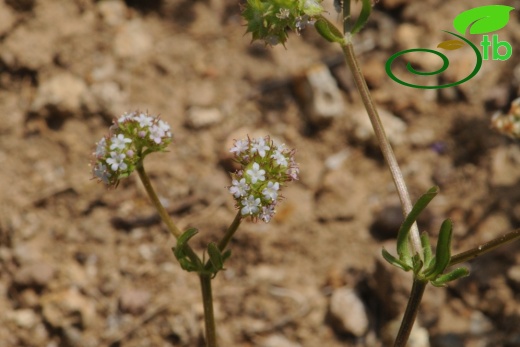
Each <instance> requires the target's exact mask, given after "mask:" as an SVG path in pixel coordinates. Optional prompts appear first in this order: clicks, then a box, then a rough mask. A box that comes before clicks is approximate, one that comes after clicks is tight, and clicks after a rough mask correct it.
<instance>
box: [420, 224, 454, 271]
mask: <svg viewBox="0 0 520 347" xmlns="http://www.w3.org/2000/svg"><path fill="white" fill-rule="evenodd" d="M452 231H453V228H452V224H451V220H449V219H446V220H445V221H444V222H443V223H442V225H441V230H440V232H439V240H438V241H437V250H436V251H435V264H434V265H433V267H431V269H430V270H429V271H427V272H426V273H425V274H424V275H425V276H426V277H429V278H436V277H437V276H438V275H440V274H441V273H443V272H444V270H445V269H446V267H447V266H448V264H449V263H450V259H451V234H452Z"/></svg>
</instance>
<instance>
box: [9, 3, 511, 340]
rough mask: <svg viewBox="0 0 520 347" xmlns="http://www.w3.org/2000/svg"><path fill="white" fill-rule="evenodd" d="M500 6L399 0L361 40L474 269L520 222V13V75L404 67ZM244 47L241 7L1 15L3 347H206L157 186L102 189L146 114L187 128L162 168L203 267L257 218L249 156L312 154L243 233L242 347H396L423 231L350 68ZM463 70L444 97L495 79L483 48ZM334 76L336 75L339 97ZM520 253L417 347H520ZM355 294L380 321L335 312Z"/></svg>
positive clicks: (488, 76) (458, 67) (377, 12)
mask: <svg viewBox="0 0 520 347" xmlns="http://www.w3.org/2000/svg"><path fill="white" fill-rule="evenodd" d="M487 4H488V3H485V2H483V1H470V0H460V1H457V2H456V3H454V2H446V1H440V0H425V1H421V2H418V1H415V2H413V1H409V0H381V1H380V2H378V3H376V4H375V5H374V12H373V16H372V17H371V20H370V21H369V23H368V24H367V26H366V27H365V28H364V29H363V30H362V31H361V32H360V33H359V34H358V35H356V37H355V39H354V41H355V45H356V49H357V51H358V52H359V59H360V63H361V66H362V69H363V71H364V72H365V75H366V77H367V81H368V84H369V87H370V88H371V90H372V92H373V96H374V99H375V102H376V104H377V106H378V108H379V109H380V110H381V113H385V114H386V117H385V118H386V120H384V121H385V122H388V124H387V126H388V127H389V128H388V133H389V134H388V135H389V137H390V138H391V139H392V142H393V144H394V150H395V153H396V156H397V159H398V161H399V163H400V165H401V166H402V169H403V173H404V176H405V180H406V182H407V184H408V186H409V190H410V194H411V196H412V199H413V200H415V199H417V198H418V197H419V196H420V195H421V194H422V193H424V192H426V191H427V190H428V189H429V188H430V187H431V186H433V185H438V186H439V187H440V194H439V196H438V197H436V198H435V199H434V200H433V202H432V203H431V204H430V206H429V207H428V209H427V211H426V212H425V214H424V215H423V216H422V217H421V218H420V220H419V226H420V229H421V230H427V231H428V232H429V233H430V235H431V237H432V242H433V243H434V244H435V240H436V237H437V234H438V230H439V227H440V225H441V223H442V221H443V220H444V219H446V218H451V219H452V221H453V223H454V240H453V248H454V252H455V253H458V252H460V251H464V250H467V249H469V248H472V247H476V246H477V245H478V244H479V243H482V242H485V241H486V240H489V239H492V238H493V237H497V236H499V235H501V234H504V233H506V232H508V231H511V230H514V229H515V228H518V227H519V226H520V190H519V189H518V184H519V183H520V166H519V164H520V149H519V147H518V142H517V141H514V140H511V139H508V138H507V137H505V136H503V135H501V134H498V133H497V132H495V131H494V130H492V129H491V128H490V119H491V116H492V115H493V114H494V113H495V112H496V111H500V112H507V110H508V108H509V105H510V102H511V101H512V100H513V99H515V98H516V97H517V96H518V94H519V89H518V88H519V86H520V80H519V78H520V77H519V76H520V74H519V71H520V70H519V67H520V65H519V62H520V54H518V49H519V48H520V23H519V17H518V12H517V11H516V10H515V11H513V12H511V18H510V21H509V23H508V25H507V26H506V27H505V28H504V29H502V30H500V31H498V32H497V33H498V35H499V37H500V40H501V41H507V42H509V43H510V44H511V45H512V47H513V54H512V56H511V58H510V59H508V60H506V61H493V60H488V61H484V63H483V66H482V68H481V70H480V72H479V73H478V74H477V76H475V77H474V78H472V79H471V80H469V81H468V82H466V83H464V84H461V85H459V86H457V87H452V88H446V89H439V90H425V89H417V88H409V87H406V86H403V85H400V84H398V83H396V82H394V81H393V80H391V79H390V78H389V77H388V75H387V74H386V72H385V68H384V66H385V62H386V60H387V59H388V58H389V57H390V56H391V55H392V54H394V53H396V52H398V51H400V50H403V49H409V48H418V47H425V48H426V47H436V45H437V44H438V43H439V42H442V41H445V40H448V39H451V38H450V37H449V36H448V35H447V34H446V33H444V32H442V30H452V20H453V18H454V17H455V16H456V15H457V14H458V13H460V12H462V11H464V10H467V9H470V8H472V7H476V6H481V5H487ZM504 4H505V2H504ZM327 6H329V8H330V13H331V17H332V18H333V19H334V20H335V19H337V18H336V15H335V13H334V12H333V11H334V10H333V7H332V4H328V5H327ZM244 32H245V27H244V23H243V20H242V19H241V16H240V6H239V4H238V3H237V1H236V0H203V1H188V0H153V1H137V0H127V1H126V2H123V1H93V0H61V1H57V0H0V115H1V116H0V119H1V122H0V134H1V135H0V163H1V165H0V185H1V190H0V207H1V208H0V267H1V270H0V307H2V310H1V314H0V346H1V347H4V346H6V347H8V346H48V347H51V346H121V347H123V346H124V347H130V346H203V322H202V305H201V301H200V292H199V291H200V290H199V283H198V279H197V276H195V275H194V274H193V273H187V272H184V271H183V270H181V269H180V267H179V265H178V263H177V262H176V260H175V259H174V257H173V255H172V252H171V247H172V246H174V245H175V242H174V240H173V239H172V238H171V237H170V235H169V234H168V232H167V230H166V228H165V226H164V225H163V224H161V223H160V221H159V219H158V218H157V215H156V213H155V211H154V209H153V207H152V206H151V204H150V202H149V200H148V197H147V195H146V193H145V191H144V189H143V188H142V185H141V183H140V182H139V180H138V177H137V175H135V176H131V177H130V178H129V179H126V180H123V181H122V182H121V184H120V186H119V187H118V188H117V189H115V190H107V189H106V188H105V187H104V186H103V185H102V184H101V183H96V181H95V180H92V179H91V173H90V168H89V161H90V155H91V153H92V151H93V150H94V147H95V143H96V142H97V141H98V140H99V139H100V138H101V137H102V136H103V135H104V134H105V133H107V131H108V127H109V126H110V124H111V122H112V120H113V119H114V118H115V117H118V116H119V115H121V114H122V113H124V112H125V111H132V110H136V109H140V110H144V111H146V110H147V111H148V112H150V113H152V114H160V115H161V118H162V119H164V120H166V121H167V122H169V123H170V125H171V126H172V129H173V134H174V143H173V144H172V145H171V146H170V151H169V152H167V153H164V154H154V155H151V156H150V157H149V158H148V159H147V161H146V168H147V171H148V172H149V174H150V176H151V179H152V181H153V184H154V186H155V187H156V189H157V191H158V192H159V194H160V198H161V200H162V201H163V203H164V204H165V205H166V207H167V209H168V210H169V211H170V213H171V216H172V218H173V219H174V221H175V222H176V223H177V224H178V226H179V227H180V228H182V229H186V228H188V227H197V228H198V229H199V231H200V233H199V235H197V236H196V237H195V238H194V239H193V240H192V241H191V243H192V246H193V247H194V248H195V249H196V250H197V251H199V252H202V250H203V249H204V247H205V245H206V244H207V243H208V242H211V241H217V240H218V239H219V236H220V235H222V233H223V232H224V230H225V229H226V228H227V226H228V225H229V223H231V221H232V220H233V217H234V215H235V213H236V210H235V207H234V204H233V199H232V197H231V195H230V194H229V192H228V191H227V187H228V186H229V185H230V177H229V169H230V168H231V169H232V165H230V161H229V155H228V149H229V147H230V146H231V144H232V140H233V139H239V138H242V137H244V136H246V135H247V134H249V135H251V136H258V135H267V134H270V135H271V136H272V137H273V138H276V139H279V140H280V141H281V142H284V143H286V144H287V145H288V146H289V147H292V148H296V149H297V161H298V162H299V164H300V169H301V178H300V180H299V181H298V182H296V183H294V184H291V185H289V186H288V187H287V188H285V189H284V196H285V200H284V201H283V203H282V204H281V205H280V207H279V209H278V213H277V216H276V218H274V220H273V221H272V222H271V223H269V224H265V223H262V222H257V223H252V222H249V221H247V222H244V223H242V226H241V227H240V230H239V232H238V233H237V234H236V237H235V239H234V240H233V241H232V243H231V249H232V251H233V255H232V257H231V259H230V260H229V261H228V262H227V263H226V270H225V271H223V272H222V273H220V274H219V275H218V276H217V277H216V279H215V280H214V282H213V290H214V295H215V310H216V317H217V326H218V331H219V337H220V339H221V341H222V342H221V346H263V347H269V346H277V347H283V346H289V347H290V346H293V347H295V346H305V347H315V346H327V347H336V346H385V345H389V342H387V341H388V340H387V337H386V335H388V334H389V335H391V336H395V330H392V326H393V325H392V323H394V325H395V321H396V320H398V319H399V316H400V315H402V313H403V311H404V308H405V303H406V298H407V294H408V293H409V291H410V287H411V278H410V276H409V274H404V273H401V272H399V271H398V270H397V269H394V268H392V267H391V266H390V265H389V264H387V263H386V262H384V261H383V260H382V256H381V249H382V247H383V246H384V247H385V248H386V249H387V250H389V251H390V252H392V253H394V251H395V241H394V240H395V235H396V232H397V229H398V228H399V225H400V223H401V222H402V214H401V211H400V208H399V200H398V198H397V194H396V191H395V188H394V185H393V183H392V180H391V177H390V173H389V170H388V169H387V168H386V166H385V164H384V161H383V158H382V155H381V154H380V152H379V149H378V148H377V146H376V145H375V141H374V139H373V136H372V135H371V133H370V131H369V130H366V129H367V125H366V123H365V122H364V119H365V117H366V114H365V113H364V111H363V108H362V103H361V100H360V97H359V95H358V93H357V91H356V89H355V88H354V83H353V82H352V78H351V75H350V73H349V72H348V69H347V67H346V66H345V64H344V63H343V60H342V56H341V51H340V50H339V48H338V47H336V46H334V45H332V44H329V43H327V42H325V41H324V40H323V39H321V38H320V37H319V36H318V35H317V34H316V33H315V32H314V30H313V28H307V29H305V30H304V31H303V32H302V34H301V35H300V36H299V35H296V34H290V37H289V41H288V43H287V44H286V47H285V48H284V47H283V46H276V47H273V48H271V47H265V46H264V45H263V44H262V43H252V44H251V43H250V36H249V35H245V34H244ZM476 43H478V41H476ZM450 54H451V55H450V57H452V65H451V66H450V69H448V71H447V72H446V73H445V74H443V75H442V76H443V77H442V78H441V77H438V78H437V77H434V78H433V81H434V82H433V83H435V84H441V83H446V82H450V81H456V80H457V79H460V78H461V77H464V76H466V75H467V72H468V71H471V69H472V66H474V65H473V64H474V55H472V52H471V50H467V49H461V50H460V52H459V51H454V52H453V53H450ZM407 59H410V61H412V63H415V64H419V65H420V67H423V68H431V67H432V66H433V67H434V68H435V67H436V66H438V65H437V64H439V60H435V58H433V60H432V61H430V60H429V59H425V58H424V57H423V58H421V57H419V56H417V57H415V58H414V57H412V58H407ZM399 69H400V68H397V70H398V71H399V73H400V74H403V71H404V69H401V70H399ZM329 72H330V73H329ZM312 74H321V75H320V76H325V77H326V78H325V80H324V82H323V84H319V85H318V87H315V88H318V90H314V89H313V87H310V86H309V84H306V83H308V81H309V76H311V75H312ZM327 76H328V77H327ZM330 76H333V83H332V84H330V83H329V84H327V83H328V82H327V81H329V80H330ZM327 78H328V79H327ZM412 80H413V77H412ZM306 81H307V82H306ZM431 81H432V80H430V82H431ZM319 88H325V90H327V89H326V88H330V90H331V91H332V92H333V93H339V94H337V95H340V97H339V99H337V98H336V99H334V100H335V102H337V103H338V104H337V106H338V107H339V112H337V111H336V112H333V113H331V114H327V112H324V113H323V114H319V112H316V110H315V109H313V107H315V108H319V107H320V106H319V105H317V102H314V101H313V102H310V103H309V100H310V99H309V97H312V96H313V95H316V93H318V92H319ZM302 95H303V96H302ZM331 95H333V94H331ZM302 99H305V100H302ZM311 100H312V99H311ZM331 104H332V102H329V103H325V106H323V105H321V107H324V108H327V107H328V106H330V105H331ZM325 111H327V110H325ZM365 130H366V131H365ZM519 247H520V246H519V244H518V243H516V244H513V245H509V246H507V247H504V248H502V249H500V250H499V251H495V252H493V253H491V254H488V255H485V256H482V257H481V258H479V259H477V260H475V261H472V262H470V263H469V264H466V265H467V266H468V267H469V268H470V270H471V275H470V276H469V277H467V278H464V279H461V280H458V281H456V282H454V283H451V284H449V285H448V286H447V288H440V289H439V288H433V287H429V288H428V289H427V291H426V294H425V298H424V302H423V306H422V308H421V311H420V313H419V317H418V322H417V326H419V327H422V328H423V329H422V330H419V332H420V333H416V341H415V344H414V346H428V345H430V346H520V329H519V328H518V327H519V326H520V305H519V304H518V303H519V300H520V292H519V290H520V254H519V252H518V250H519ZM345 289H350V290H345ZM335 295H338V296H341V295H349V300H354V301H355V303H356V305H354V306H352V307H358V310H357V311H356V310H352V311H350V306H346V307H345V309H338V307H333V308H334V309H332V308H331V302H332V301H331V298H332V297H334V296H335ZM334 302H336V301H334ZM337 302H348V300H346V301H345V300H344V301H341V300H339V301H337ZM350 302H352V301H350ZM359 303H361V304H362V305H359ZM334 305H336V304H334ZM338 305H339V304H338ZM337 311H339V312H340V315H341V312H343V313H344V314H346V316H347V317H344V321H341V318H338V317H337V316H335V315H337V313H334V312H337ZM358 311H359V312H358ZM349 312H357V313H356V314H351V315H349ZM360 315H363V317H361V316H360ZM365 316H366V317H365ZM363 318H366V323H363V322H364V319H363ZM360 324H361V325H362V326H361V327H359V325H360ZM363 324H364V325H363ZM355 325H357V326H356V328H352V326H355ZM421 334H422V335H421ZM421 336H423V337H424V336H426V338H425V340H424V341H423V342H420V337H421ZM421 343H422V344H421Z"/></svg>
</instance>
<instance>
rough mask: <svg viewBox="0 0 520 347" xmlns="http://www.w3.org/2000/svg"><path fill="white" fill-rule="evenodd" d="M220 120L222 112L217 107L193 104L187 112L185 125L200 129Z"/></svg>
mask: <svg viewBox="0 0 520 347" xmlns="http://www.w3.org/2000/svg"><path fill="white" fill-rule="evenodd" d="M221 120H222V112H221V111H220V110H219V109H218V108H216V107H199V106H193V107H190V109H189V110H188V112H187V119H186V125H188V126H189V127H190V128H193V129H202V128H206V127H209V126H211V125H213V124H217V123H219V122H220V121H221Z"/></svg>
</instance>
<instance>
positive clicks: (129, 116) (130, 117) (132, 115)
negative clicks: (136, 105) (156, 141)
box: [117, 112, 135, 123]
mask: <svg viewBox="0 0 520 347" xmlns="http://www.w3.org/2000/svg"><path fill="white" fill-rule="evenodd" d="M134 118H135V112H130V113H126V112H125V113H124V114H123V115H122V116H121V117H119V118H118V119H117V122H118V123H123V122H125V121H127V120H133V119H134Z"/></svg>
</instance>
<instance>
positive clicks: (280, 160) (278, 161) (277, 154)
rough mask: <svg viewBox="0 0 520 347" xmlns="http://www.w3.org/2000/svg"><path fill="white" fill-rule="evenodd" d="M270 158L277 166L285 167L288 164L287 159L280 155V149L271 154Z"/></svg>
mask: <svg viewBox="0 0 520 347" xmlns="http://www.w3.org/2000/svg"><path fill="white" fill-rule="evenodd" d="M271 158H272V159H274V160H275V161H276V164H278V165H281V166H287V164H288V162H287V158H286V157H285V155H283V154H282V153H281V151H280V149H278V150H276V151H274V153H273V154H271Z"/></svg>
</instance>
